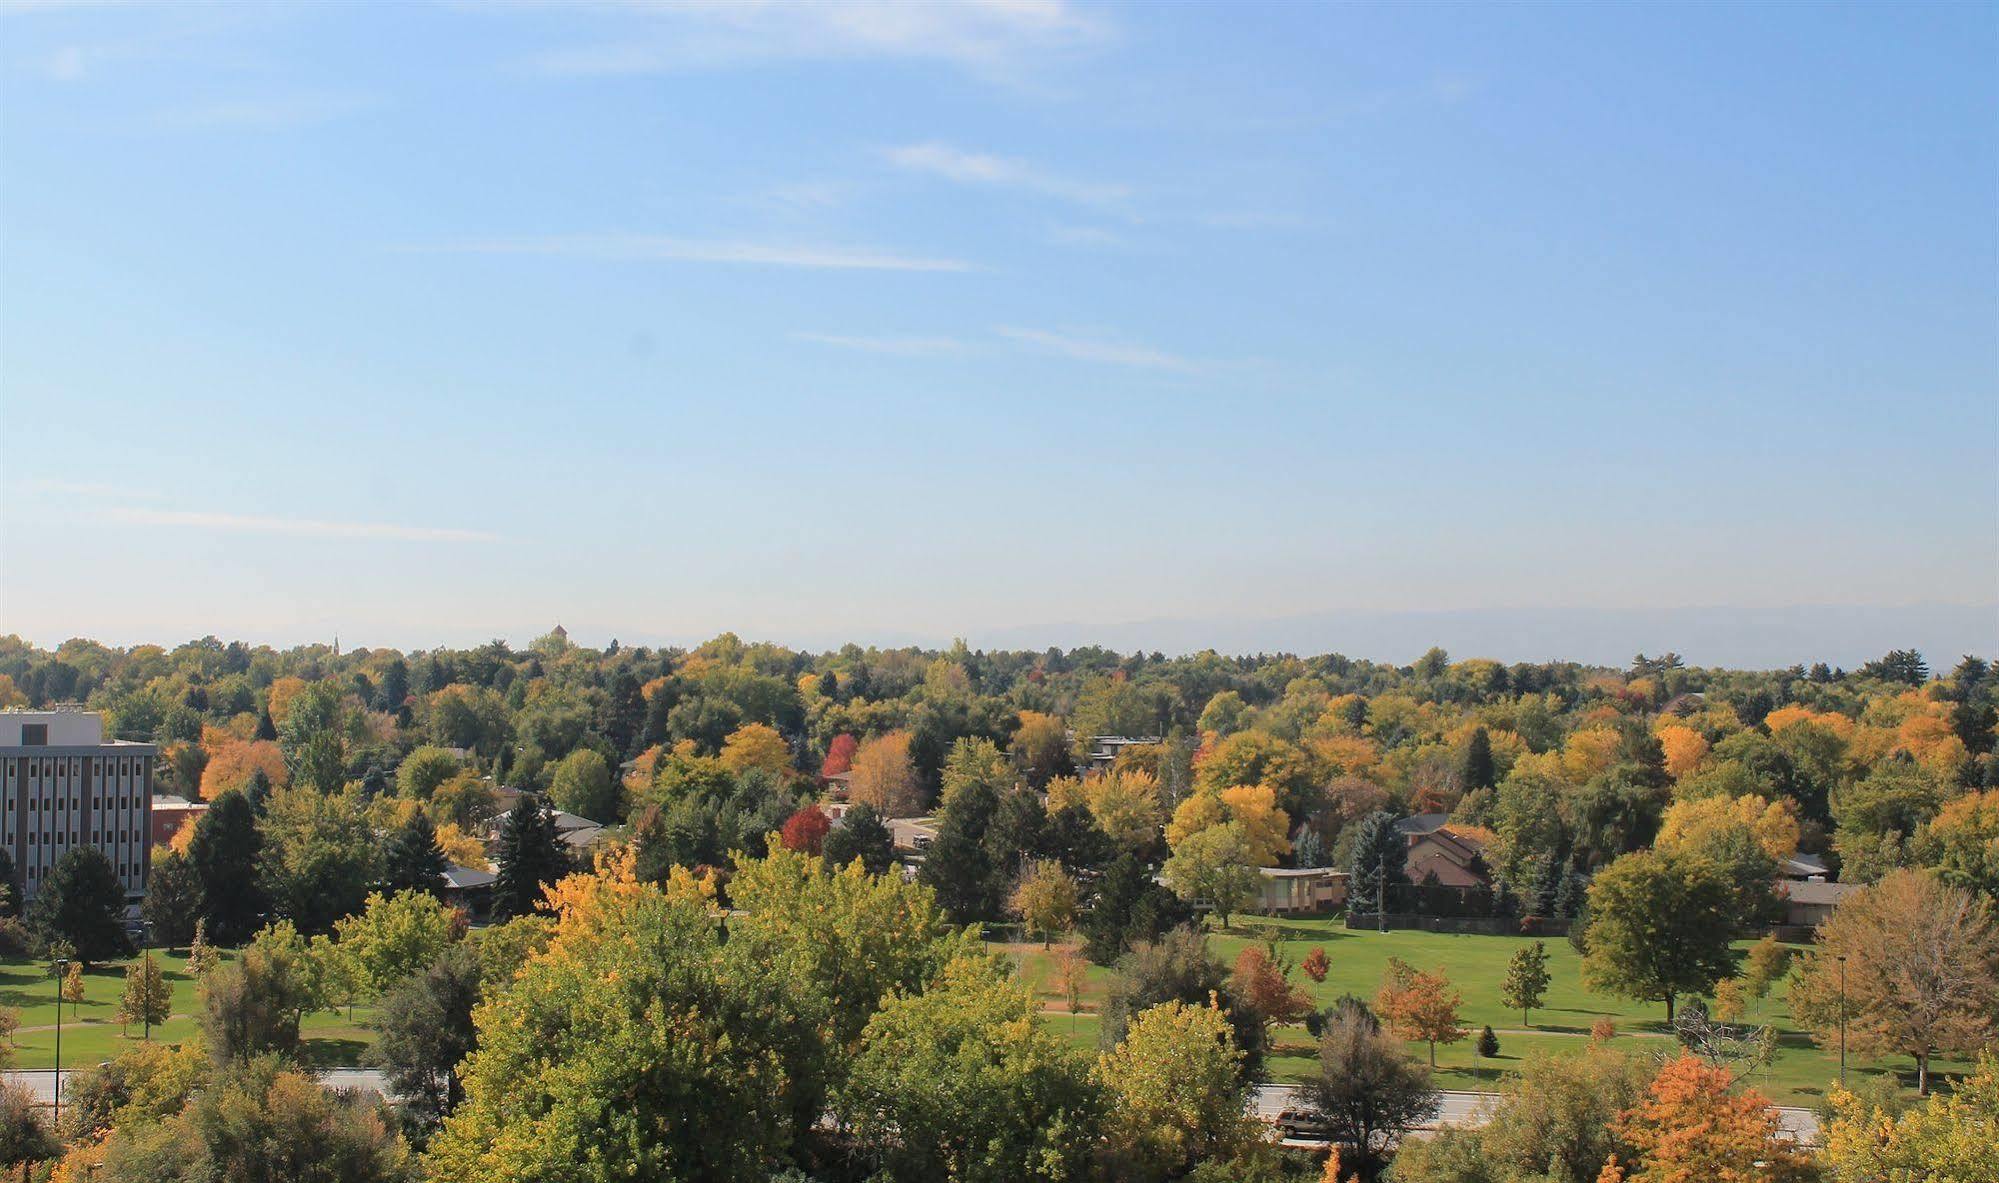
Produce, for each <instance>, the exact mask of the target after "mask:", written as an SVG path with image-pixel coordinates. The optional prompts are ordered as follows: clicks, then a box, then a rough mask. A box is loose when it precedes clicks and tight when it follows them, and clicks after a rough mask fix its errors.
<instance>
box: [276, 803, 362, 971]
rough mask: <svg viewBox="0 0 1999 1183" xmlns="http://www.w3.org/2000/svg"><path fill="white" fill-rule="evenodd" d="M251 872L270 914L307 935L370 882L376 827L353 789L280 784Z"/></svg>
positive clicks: (340, 912)
mask: <svg viewBox="0 0 1999 1183" xmlns="http://www.w3.org/2000/svg"><path fill="white" fill-rule="evenodd" d="M261 829H262V832H263V846H262V849H261V851H260V852H259V854H258V858H257V874H258V878H259V880H260V881H261V882H262V884H263V887H264V892H265V894H266V895H267V896H268V897H269V898H270V900H271V903H272V905H273V908H274V910H275V912H276V913H277V915H279V916H282V917H284V918H285V919H287V920H290V921H291V922H292V924H293V925H295V926H296V927H297V928H298V929H299V931H301V932H303V933H306V934H308V935H310V934H314V933H323V932H327V931H330V930H331V929H332V928H333V924H334V921H336V920H339V919H340V918H341V917H342V916H348V915H351V914H353V913H354V912H357V911H359V910H360V908H361V904H362V902H363V901H364V900H365V899H366V898H367V895H368V886H369V885H370V884H371V883H373V882H374V881H375V856H376V840H375V832H374V829H373V828H372V827H370V826H369V825H368V816H367V809H366V806H365V804H364V803H363V802H362V801H361V798H360V794H359V793H358V792H357V791H355V790H348V791H346V792H340V793H322V792H316V791H314V790H312V789H309V788H300V787H294V788H288V789H280V790H279V791H277V792H276V793H273V794H272V795H271V803H270V807H269V808H268V809H267V810H266V811H265V814H264V820H263V824H262V827H261Z"/></svg>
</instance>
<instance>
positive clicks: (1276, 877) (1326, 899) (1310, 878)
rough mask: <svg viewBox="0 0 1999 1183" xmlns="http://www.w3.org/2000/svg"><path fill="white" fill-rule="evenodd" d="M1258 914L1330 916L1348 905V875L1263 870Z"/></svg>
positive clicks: (1306, 869) (1326, 871)
mask: <svg viewBox="0 0 1999 1183" xmlns="http://www.w3.org/2000/svg"><path fill="white" fill-rule="evenodd" d="M1259 873H1260V874H1261V875H1262V879H1261V880H1260V881H1259V882H1258V884H1257V899H1256V910H1257V911H1259V912H1330V911H1333V910H1334V909H1337V908H1340V907H1343V906H1344V905H1345V904H1346V902H1347V873H1346V872H1345V871H1336V870H1334V869H1333V868H1331V867H1262V868H1259Z"/></svg>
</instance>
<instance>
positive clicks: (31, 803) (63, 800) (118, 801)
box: [7, 797, 144, 813]
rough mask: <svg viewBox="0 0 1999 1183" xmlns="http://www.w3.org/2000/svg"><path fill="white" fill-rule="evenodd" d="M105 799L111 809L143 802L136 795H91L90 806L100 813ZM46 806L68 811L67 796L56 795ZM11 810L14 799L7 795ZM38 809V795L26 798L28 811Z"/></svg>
mask: <svg viewBox="0 0 1999 1183" xmlns="http://www.w3.org/2000/svg"><path fill="white" fill-rule="evenodd" d="M106 801H109V802H110V803H111V804H110V808H111V809H113V810H127V809H134V808H137V807H139V806H141V805H143V804H144V802H143V801H140V800H139V799H138V798H137V797H109V798H107V797H93V798H91V802H92V804H91V808H92V809H95V810H96V811H97V812H99V813H102V812H104V810H105V808H106V806H105V802H106ZM48 807H49V809H50V810H52V811H54V812H56V813H66V812H68V811H69V798H68V797H57V798H56V799H55V800H53V801H50V802H49V803H48ZM77 808H78V809H81V808H83V806H82V804H81V803H79V804H78V805H77ZM13 810H14V799H13V798H12V797H9V798H7V811H8V812H9V813H12V812H13ZM40 811H41V798H39V797H30V798H28V812H29V813H39V812H40Z"/></svg>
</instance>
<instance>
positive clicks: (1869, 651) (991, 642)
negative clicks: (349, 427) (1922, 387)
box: [24, 604, 1999, 671]
mask: <svg viewBox="0 0 1999 1183" xmlns="http://www.w3.org/2000/svg"><path fill="white" fill-rule="evenodd" d="M558 624H560V625H562V626H563V628H564V629H565V630H566V631H567V632H568V634H569V637H570V639H571V640H572V641H573V642H575V643H576V644H579V645H585V646H588V647H591V648H602V647H604V646H605V645H607V644H609V643H610V642H611V641H613V640H616V641H618V642H619V643H620V644H622V645H626V646H632V645H644V646H648V647H654V648H660V647H679V648H692V647H693V646H695V645H698V644H700V643H701V642H703V641H706V640H709V639H711V638H713V637H715V636H718V635H720V634H722V633H724V632H732V633H735V634H737V635H738V636H740V637H742V639H743V640H745V641H752V642H756V641H768V642H772V643H776V644H780V645H785V646H788V647H791V648H794V649H799V650H802V651H807V652H825V651H830V650H834V649H838V648H839V647H841V646H842V645H845V644H848V643H850V642H851V643H853V644H858V645H861V646H863V647H869V646H872V647H876V648H882V649H894V648H905V647H909V646H916V647H921V648H927V649H944V648H948V647H949V646H950V645H951V644H952V643H953V642H954V641H956V640H959V639H963V640H964V641H965V642H966V643H967V644H969V645H971V646H972V647H973V648H974V649H986V650H1042V649H1047V648H1050V647H1054V648H1060V649H1076V648H1084V647H1089V646H1093V645H1094V646H1101V647H1103V648H1107V649H1112V650H1116V651H1118V652H1124V653H1131V652H1141V651H1142V652H1148V653H1149V652H1163V653H1165V654H1166V655H1168V656H1175V657H1177V656H1182V655H1185V654H1189V653H1198V652H1201V651H1203V650H1210V649H1212V650H1214V651H1216V652H1218V653H1222V654H1224V655H1228V656H1238V655H1240V656H1248V655H1253V654H1262V653H1279V652H1288V653H1296V654H1300V655H1306V656H1311V655H1317V654H1322V653H1340V654H1343V655H1344V656H1347V657H1351V658H1356V659H1362V658H1365V659H1369V660H1373V661H1378V662H1391V663H1394V664H1397V665H1407V664H1409V663H1410V662H1412V661H1414V660H1415V659H1416V658H1417V657H1418V656H1420V655H1421V654H1423V653H1424V652H1426V651H1427V650H1429V649H1430V648H1431V647H1432V646H1436V647H1441V648H1443V649H1445V650H1446V651H1448V652H1449V653H1450V654H1451V655H1452V657H1453V658H1454V659H1458V660H1463V659H1466V658H1474V657H1478V658H1488V659H1492V660H1498V661H1504V662H1509V663H1512V662H1543V661H1575V662H1580V663H1582V664H1585V665H1599V666H1610V667H1621V666H1623V665H1625V664H1627V663H1628V662H1629V660H1630V659H1631V657H1632V656H1633V655H1635V654H1637V653H1641V652H1643V653H1648V654H1651V655H1652V656H1655V657H1656V656H1659V655H1661V654H1664V653H1667V652H1674V653H1678V654H1679V655H1680V656H1681V657H1682V658H1684V659H1685V660H1686V662H1687V664H1689V665H1696V666H1710V667H1717V668H1729V669H1783V668H1788V667H1790V666H1792V665H1800V664H1807V665H1808V664H1811V663H1813V662H1818V661H1823V662H1826V663H1828V664H1831V665H1834V666H1840V667H1845V668H1849V669H1851V668H1855V667H1858V666H1859V665H1860V664H1862V663H1863V662H1866V661H1869V660H1872V659H1874V658H1876V657H1879V656H1881V655H1882V654H1883V653H1886V652H1888V651H1889V650H1891V649H1915V650H1916V651H1918V652H1920V653H1922V654H1923V655H1924V656H1925V657H1926V658H1927V659H1928V661H1929V663H1930V665H1931V667H1932V669H1937V670H1939V671H1940V670H1942V669H1948V668H1949V667H1950V666H1952V665H1954V664H1956V662H1957V660H1958V659H1959V658H1960V657H1962V656H1965V655H1967V654H1969V655H1977V656H1985V657H1990V656H1992V655H1994V654H1999V605H1995V604H1987V605H1949V604H1929V605H1913V606H1894V607H1882V606H1868V605H1803V606H1797V607H1790V608H1771V609H1760V610H1757V609H1747V610H1744V609H1727V608H1670V609H1653V610H1646V609H1631V610H1624V611H1598V610H1575V609H1560V608H1527V609H1512V610H1508V609H1488V610H1479V611H1468V612H1466V611H1460V612H1353V613H1322V614H1316V615H1312V616H1303V617H1285V618H1274V619H1264V620H1255V619H1237V620H1184V619H1182V620H1171V619H1153V620H1134V621H1112V622H1103V623H1095V624H1091V623H1083V622H1048V623H1041V624H1032V625H1016V626H1004V627H986V628H977V627H974V628H968V629H962V630H958V631H956V632H952V633H948V634H941V635H932V634H927V633H919V632H912V631H908V630H897V629H893V628H885V629H859V630H856V631H854V632H852V633H849V634H834V633H812V632H798V633H787V632H785V631H784V630H782V629H757V628H747V627H740V626H738V627H731V626H729V625H728V624H726V623H723V624H721V625H719V626H718V627H714V628H709V629H684V630H648V629H643V628H624V629H620V628H617V627H615V626H610V625H606V624H604V623H602V622H598V621H594V620H589V619H575V618H564V617H561V616H560V615H558V616H556V617H555V618H553V619H551V620H548V621H546V622H544V623H541V624H537V625H521V624H516V625H513V626H511V627H496V628H492V629H484V630H482V629H480V628H477V627H457V628H446V629H442V630H439V631H437V632H435V633H432V634H416V633H406V632H399V631H396V630H387V631H378V630H370V629H358V630H357V629H355V628H353V627H351V626H348V627H345V628H342V627H340V626H338V625H337V624H332V623H329V625H328V627H327V628H325V629H323V630H321V631H319V632H317V633H311V632H300V633H269V632H263V633H260V632H254V631H253V632H237V633H229V632H224V631H220V630H217V629H208V630H201V631H196V632H192V633H186V630H181V632H177V633H170V634H164V633H163V634H159V635H132V636H122V635H88V634H71V635H65V636H60V637H56V636H28V637H26V638H24V639H26V640H28V641H30V642H31V643H34V644H37V645H40V646H41V647H43V648H46V649H53V648H55V647H56V646H57V645H59V644H61V643H62V642H63V641H66V640H69V639H71V636H82V637H84V638H85V639H88V640H93V641H97V642H99V643H102V644H106V645H113V646H116V647H120V648H130V647H131V646H133V645H140V644H156V645H163V646H166V647H168V648H172V647H173V646H175V645H178V644H182V643H185V642H186V641H189V640H194V639H197V638H199V637H201V636H206V635H213V636H215V637H217V638H218V639H220V640H223V641H243V642H246V643H250V644H261V645H271V646H272V647H274V648H279V649H284V648H290V647H293V646H301V645H312V644H332V643H333V642H335V641H336V640H337V641H338V642H339V643H340V645H341V647H342V649H343V650H352V649H359V648H390V649H398V650H402V651H404V652H412V651H416V650H427V649H437V648H468V647H472V646H476V645H481V644H484V643H486V642H488V641H490V640H493V639H495V638H498V639H500V640H504V641H506V642H508V643H509V644H511V645H513V646H515V647H516V648H525V647H526V646H527V645H528V643H529V642H530V641H532V640H533V639H534V638H536V637H538V636H540V635H541V634H543V633H545V632H547V631H548V630H549V629H551V628H553V627H554V626H556V625H558ZM182 633H186V635H181V634H182Z"/></svg>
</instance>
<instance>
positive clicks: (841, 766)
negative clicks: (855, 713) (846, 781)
mask: <svg viewBox="0 0 1999 1183" xmlns="http://www.w3.org/2000/svg"><path fill="white" fill-rule="evenodd" d="M860 746H861V741H860V740H858V739H855V738H854V737H853V736H851V735H848V734H846V733H845V732H842V733H841V734H839V735H836V736H834V737H833V742H832V743H830V744H828V745H827V746H826V762H825V763H824V764H821V765H820V766H819V775H820V776H838V775H840V774H841V773H843V772H845V771H847V770H848V769H849V768H852V767H853V766H854V750H855V749H856V748H859V747H860Z"/></svg>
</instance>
